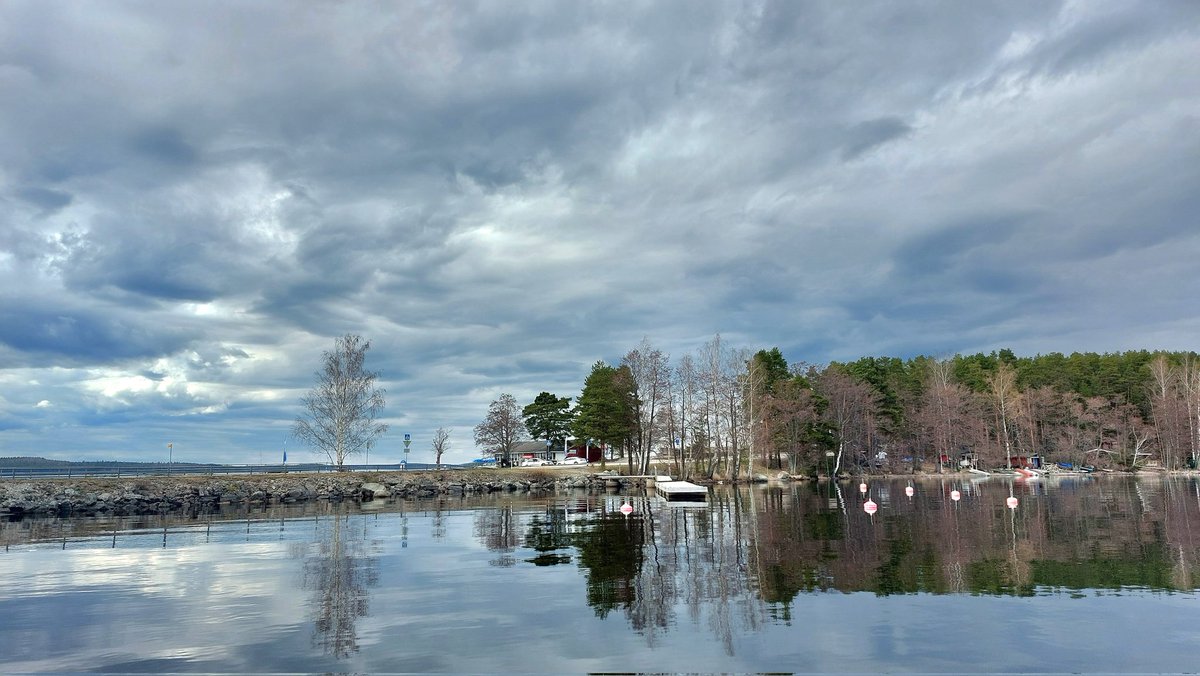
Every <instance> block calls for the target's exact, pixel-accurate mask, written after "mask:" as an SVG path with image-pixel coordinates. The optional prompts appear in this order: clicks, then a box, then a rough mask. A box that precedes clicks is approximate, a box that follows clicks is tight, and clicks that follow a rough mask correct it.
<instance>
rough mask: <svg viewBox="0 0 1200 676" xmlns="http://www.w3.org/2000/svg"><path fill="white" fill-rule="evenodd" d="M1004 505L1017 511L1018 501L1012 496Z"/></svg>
mask: <svg viewBox="0 0 1200 676" xmlns="http://www.w3.org/2000/svg"><path fill="white" fill-rule="evenodd" d="M1004 504H1006V505H1008V508H1009V509H1016V508H1017V499H1016V498H1014V497H1013V496H1011V495H1010V496H1008V499H1007V500H1005V501H1004Z"/></svg>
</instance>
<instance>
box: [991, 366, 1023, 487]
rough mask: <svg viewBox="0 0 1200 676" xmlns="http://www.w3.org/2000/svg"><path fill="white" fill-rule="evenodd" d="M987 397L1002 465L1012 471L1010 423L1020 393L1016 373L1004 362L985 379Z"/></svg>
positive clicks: (1015, 410)
mask: <svg viewBox="0 0 1200 676" xmlns="http://www.w3.org/2000/svg"><path fill="white" fill-rule="evenodd" d="M987 385H988V397H989V398H990V401H991V403H992V407H993V409H994V411H995V413H996V421H997V427H996V436H997V437H999V438H1000V441H1001V448H1003V449H1004V463H1005V466H1006V467H1008V468H1009V469H1012V455H1013V449H1012V436H1013V435H1012V430H1011V427H1012V421H1013V417H1014V415H1015V414H1016V412H1017V407H1018V406H1019V404H1020V399H1021V392H1020V390H1018V389H1017V372H1016V370H1014V369H1013V367H1012V366H1009V365H1008V364H1006V363H1004V362H1000V364H999V365H998V366H997V367H996V370H995V371H993V372H992V374H991V375H990V376H988V378H987Z"/></svg>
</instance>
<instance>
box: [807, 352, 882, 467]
mask: <svg viewBox="0 0 1200 676" xmlns="http://www.w3.org/2000/svg"><path fill="white" fill-rule="evenodd" d="M813 385H814V386H815V387H816V388H817V392H818V393H819V394H820V395H821V396H823V397H825V399H826V400H827V401H828V402H829V404H828V406H827V407H826V409H825V414H824V419H823V422H824V423H825V424H827V425H829V428H830V431H831V433H832V434H833V438H834V441H835V442H836V444H837V452H836V460H835V462H834V467H833V474H834V476H836V475H837V474H838V472H840V471H841V467H842V463H843V462H845V460H846V457H845V456H846V454H847V453H851V454H852V455H854V456H855V457H860V458H862V459H863V460H869V458H867V454H868V453H869V452H870V450H871V445H870V438H871V436H872V434H873V430H872V429H871V427H872V424H873V421H874V419H875V413H876V411H877V409H878V408H879V395H878V394H876V392H875V390H874V388H872V387H871V386H870V385H868V384H866V383H864V382H860V381H859V380H857V379H856V378H854V377H853V376H851V375H850V374H848V373H846V372H845V371H842V370H841V369H839V368H835V367H829V368H826V369H825V370H824V371H821V372H820V373H819V374H818V375H817V376H816V380H815V382H814V383H813Z"/></svg>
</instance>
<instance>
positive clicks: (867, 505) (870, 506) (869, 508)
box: [863, 500, 879, 516]
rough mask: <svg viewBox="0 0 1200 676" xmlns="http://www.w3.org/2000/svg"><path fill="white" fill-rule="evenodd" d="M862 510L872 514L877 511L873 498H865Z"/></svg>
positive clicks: (877, 506) (877, 507)
mask: <svg viewBox="0 0 1200 676" xmlns="http://www.w3.org/2000/svg"><path fill="white" fill-rule="evenodd" d="M863 511H864V512H866V513H867V514H870V515H871V516H874V515H875V512H878V511H879V505H877V504H875V501H874V500H867V501H866V502H864V503H863Z"/></svg>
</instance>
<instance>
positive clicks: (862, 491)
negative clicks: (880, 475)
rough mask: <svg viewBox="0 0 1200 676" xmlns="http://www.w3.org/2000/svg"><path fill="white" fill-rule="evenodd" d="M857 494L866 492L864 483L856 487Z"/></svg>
mask: <svg viewBox="0 0 1200 676" xmlns="http://www.w3.org/2000/svg"><path fill="white" fill-rule="evenodd" d="M858 492H859V493H866V492H867V484H866V483H865V482H864V483H861V484H859V485H858Z"/></svg>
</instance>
